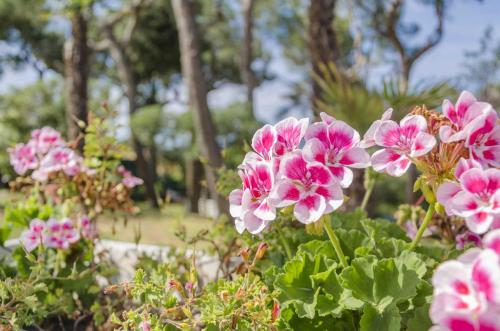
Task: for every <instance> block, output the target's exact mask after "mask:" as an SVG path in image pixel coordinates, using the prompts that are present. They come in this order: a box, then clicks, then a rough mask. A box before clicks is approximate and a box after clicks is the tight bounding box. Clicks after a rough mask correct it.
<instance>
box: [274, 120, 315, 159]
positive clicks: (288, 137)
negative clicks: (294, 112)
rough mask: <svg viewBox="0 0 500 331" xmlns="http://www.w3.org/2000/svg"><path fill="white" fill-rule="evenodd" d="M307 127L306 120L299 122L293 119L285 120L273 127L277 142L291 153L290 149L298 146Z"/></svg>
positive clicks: (307, 121)
mask: <svg viewBox="0 0 500 331" xmlns="http://www.w3.org/2000/svg"><path fill="white" fill-rule="evenodd" d="M308 125H309V119H308V118H303V119H301V120H297V119H296V118H293V117H289V118H286V119H284V120H282V121H280V122H278V123H277V124H276V125H275V128H276V134H277V140H278V141H279V142H280V143H282V144H284V145H285V146H286V147H287V151H291V150H292V148H296V147H298V146H299V144H300V141H301V139H302V137H304V134H305V132H306V129H307V126H308Z"/></svg>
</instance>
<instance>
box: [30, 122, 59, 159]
mask: <svg viewBox="0 0 500 331" xmlns="http://www.w3.org/2000/svg"><path fill="white" fill-rule="evenodd" d="M30 143H32V144H33V146H34V148H35V150H36V153H37V154H41V155H43V154H46V153H48V151H49V150H51V149H52V148H54V147H62V146H64V145H65V144H66V143H65V141H64V139H62V137H61V134H60V133H59V132H58V131H57V130H54V129H53V128H51V127H48V126H45V127H43V128H41V129H36V130H34V131H33V132H32V133H31V140H30Z"/></svg>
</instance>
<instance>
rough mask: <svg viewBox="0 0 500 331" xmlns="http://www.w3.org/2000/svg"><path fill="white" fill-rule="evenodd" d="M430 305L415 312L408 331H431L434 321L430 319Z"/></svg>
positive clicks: (409, 322)
mask: <svg viewBox="0 0 500 331" xmlns="http://www.w3.org/2000/svg"><path fill="white" fill-rule="evenodd" d="M429 306H430V305H429V304H426V305H424V306H422V307H418V308H417V309H415V310H413V317H411V318H410V319H409V320H408V323H407V328H406V331H420V330H429V329H430V328H431V327H432V321H431V319H430V318H429Z"/></svg>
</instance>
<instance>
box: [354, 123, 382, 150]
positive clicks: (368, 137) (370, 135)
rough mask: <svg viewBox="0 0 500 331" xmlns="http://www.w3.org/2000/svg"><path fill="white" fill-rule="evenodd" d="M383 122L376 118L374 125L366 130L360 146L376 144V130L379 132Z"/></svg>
mask: <svg viewBox="0 0 500 331" xmlns="http://www.w3.org/2000/svg"><path fill="white" fill-rule="evenodd" d="M381 123H382V121H381V120H376V121H375V122H373V123H372V125H370V127H369V128H368V130H367V131H366V132H365V134H364V136H363V139H362V140H361V141H360V143H359V145H358V146H359V147H362V148H368V147H372V146H374V145H375V132H377V130H378V128H379V127H380V124H381Z"/></svg>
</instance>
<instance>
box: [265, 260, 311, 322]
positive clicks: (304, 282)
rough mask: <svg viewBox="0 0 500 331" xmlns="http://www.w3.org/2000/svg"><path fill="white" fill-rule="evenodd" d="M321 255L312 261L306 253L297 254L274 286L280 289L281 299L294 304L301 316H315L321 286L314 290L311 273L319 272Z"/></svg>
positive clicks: (286, 303) (283, 301)
mask: <svg viewBox="0 0 500 331" xmlns="http://www.w3.org/2000/svg"><path fill="white" fill-rule="evenodd" d="M319 261H320V259H319V256H317V257H316V259H315V261H312V260H311V259H310V258H309V256H307V255H306V254H299V255H296V256H295V258H294V259H293V260H291V261H289V262H287V263H286V264H285V266H284V273H283V274H280V275H278V277H277V278H276V281H275V282H274V286H275V287H276V288H278V289H279V290H280V295H279V301H280V303H282V304H283V305H285V306H287V305H290V304H293V306H294V308H295V311H296V312H297V315H298V316H299V317H307V318H314V315H315V307H316V303H317V298H318V294H319V290H320V289H319V288H318V289H316V290H314V289H313V287H312V281H311V278H310V275H313V274H315V273H316V272H318V270H317V264H318V265H319Z"/></svg>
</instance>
